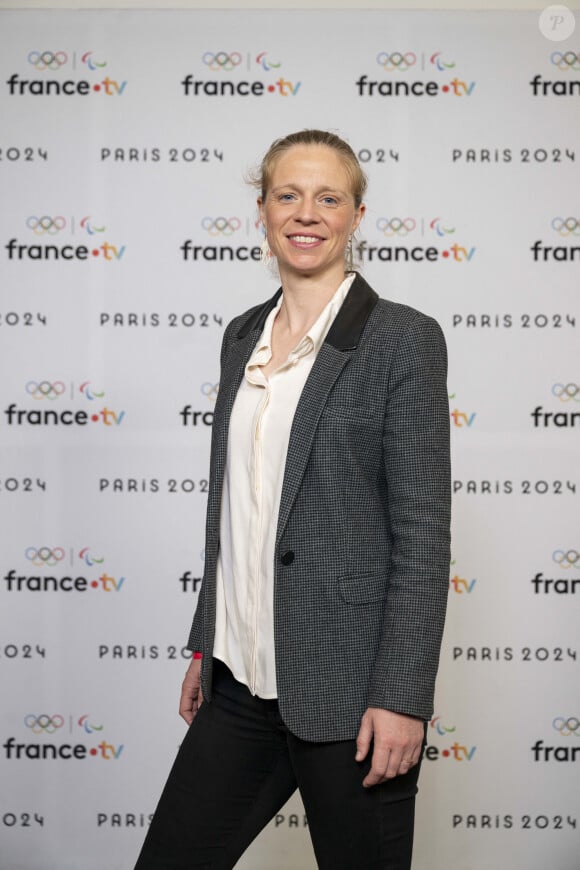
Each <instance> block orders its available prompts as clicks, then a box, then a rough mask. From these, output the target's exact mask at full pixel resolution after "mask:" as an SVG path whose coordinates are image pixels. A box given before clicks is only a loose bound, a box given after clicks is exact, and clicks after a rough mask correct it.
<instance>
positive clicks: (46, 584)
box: [2, 544, 125, 593]
mask: <svg viewBox="0 0 580 870" xmlns="http://www.w3.org/2000/svg"><path fill="white" fill-rule="evenodd" d="M24 558H25V559H26V561H27V562H28V566H32V568H31V567H28V571H30V572H31V573H23V574H21V573H19V572H18V571H16V570H15V569H14V568H11V569H10V570H9V571H8V572H7V573H6V574H5V575H4V577H3V578H2V579H3V580H4V583H5V584H6V587H5V588H6V591H7V592H87V591H89V590H95V591H99V592H106V593H109V592H120V591H121V589H122V588H123V585H124V583H125V577H113V576H111V575H110V574H109V573H107V570H105V569H104V568H103V567H102V566H103V563H104V561H105V559H104V557H103V556H101V555H99V556H97V555H96V554H95V553H93V552H92V551H91V549H90V548H89V547H82V549H81V550H79V551H78V552H77V551H76V548H74V547H70V548H68V547H67V548H65V547H60V546H54V545H47V544H42V545H41V546H34V545H31V546H29V547H27V548H26V549H25V551H24ZM79 562H80V563H81V565H82V567H81V568H80V571H82V574H77V572H78V571H79V568H78V565H79ZM35 568H36V569H38V568H40V569H43V571H47V570H48V569H54V568H58V569H59V570H58V572H54V573H51V574H45V573H42V574H41V573H40V572H38V573H37V572H35V571H34V569H35ZM86 568H94V569H95V570H94V571H92V572H88V571H86V570H85V569H86ZM25 570H26V569H25ZM57 574H58V576H56V575H57ZM86 574H89V575H90V574H92V575H93V576H92V578H91V576H88V577H87V576H85V575H86ZM75 575H76V576H75ZM95 575H96V576H95Z"/></svg>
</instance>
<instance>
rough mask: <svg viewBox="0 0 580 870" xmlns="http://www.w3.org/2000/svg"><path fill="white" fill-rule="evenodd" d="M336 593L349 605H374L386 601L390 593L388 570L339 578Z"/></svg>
mask: <svg viewBox="0 0 580 870" xmlns="http://www.w3.org/2000/svg"><path fill="white" fill-rule="evenodd" d="M335 588H336V591H337V592H338V595H339V596H340V598H342V599H343V601H346V602H347V603H348V604H372V603H374V602H378V601H384V600H385V598H386V597H387V594H388V591H389V581H388V579H387V570H386V569H385V570H383V571H381V572H376V571H373V572H368V573H365V574H348V575H344V576H341V577H338V578H337V580H336V583H335Z"/></svg>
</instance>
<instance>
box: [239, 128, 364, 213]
mask: <svg viewBox="0 0 580 870" xmlns="http://www.w3.org/2000/svg"><path fill="white" fill-rule="evenodd" d="M295 145H325V146H326V147H327V148H332V149H333V150H334V151H336V153H337V154H338V155H339V156H340V157H341V159H342V162H343V164H344V168H345V169H346V171H347V172H348V174H349V176H350V180H351V183H352V194H353V197H354V204H355V208H358V207H359V206H360V204H361V202H362V201H363V197H364V195H365V193H366V189H367V177H366V175H365V174H364V172H363V171H362V169H361V166H360V163H359V162H358V159H357V156H356V154H355V153H354V151H353V150H352V148H351V147H350V145H349V144H348V143H347V142H345V141H344V139H341V138H340V136H337V135H336V134H335V133H329V132H328V131H326V130H300V131H299V132H298V133H290V134H289V135H288V136H284V137H283V138H282V139H276V140H275V141H274V142H272V144H271V145H270V147H269V149H268V150H267V151H266V153H265V155H264V157H263V159H262V162H261V164H260V166H259V167H258V168H257V169H256V170H255V172H253V173H252V174H251V175H250V176H249V178H248V181H249V183H250V184H251V185H252V186H253V187H255V188H256V189H257V190H259V191H260V193H261V196H262V199H263V200H264V199H265V198H266V194H267V192H268V188H269V186H270V183H271V180H272V174H273V172H274V166H275V165H276V161H277V160H278V158H279V157H281V155H282V154H284V153H285V152H286V151H288V150H289V149H290V148H293V147H294V146H295Z"/></svg>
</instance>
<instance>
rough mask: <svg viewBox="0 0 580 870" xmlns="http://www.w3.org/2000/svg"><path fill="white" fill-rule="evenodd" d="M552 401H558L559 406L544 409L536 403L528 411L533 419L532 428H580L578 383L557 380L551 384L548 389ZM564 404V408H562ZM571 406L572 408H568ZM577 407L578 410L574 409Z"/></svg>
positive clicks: (579, 389)
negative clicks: (548, 409) (552, 409)
mask: <svg viewBox="0 0 580 870" xmlns="http://www.w3.org/2000/svg"><path fill="white" fill-rule="evenodd" d="M550 392H551V394H552V401H554V400H556V401H558V402H559V403H560V408H559V409H558V406H557V405H554V407H556V408H557V410H554V411H545V410H544V407H543V405H537V406H536V407H535V408H534V410H533V411H531V412H530V417H531V418H532V420H533V421H534V429H538V428H542V429H548V428H556V429H574V428H575V427H578V428H579V429H580V384H576V383H574V382H573V381H559V382H557V383H555V384H552V388H551V390H550ZM562 405H564V406H565V408H566V410H564V408H562ZM568 408H572V410H568ZM574 408H577V409H578V410H574Z"/></svg>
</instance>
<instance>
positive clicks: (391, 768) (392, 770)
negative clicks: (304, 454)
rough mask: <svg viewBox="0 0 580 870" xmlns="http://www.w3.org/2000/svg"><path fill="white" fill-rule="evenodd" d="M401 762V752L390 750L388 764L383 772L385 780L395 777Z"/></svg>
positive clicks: (399, 750)
mask: <svg viewBox="0 0 580 870" xmlns="http://www.w3.org/2000/svg"><path fill="white" fill-rule="evenodd" d="M402 761H403V750H402V749H397V748H395V749H391V754H390V756H389V764H388V766H387V769H386V771H385V779H393V777H395V776H397V774H398V772H399V770H400V767H401V762H402Z"/></svg>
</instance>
